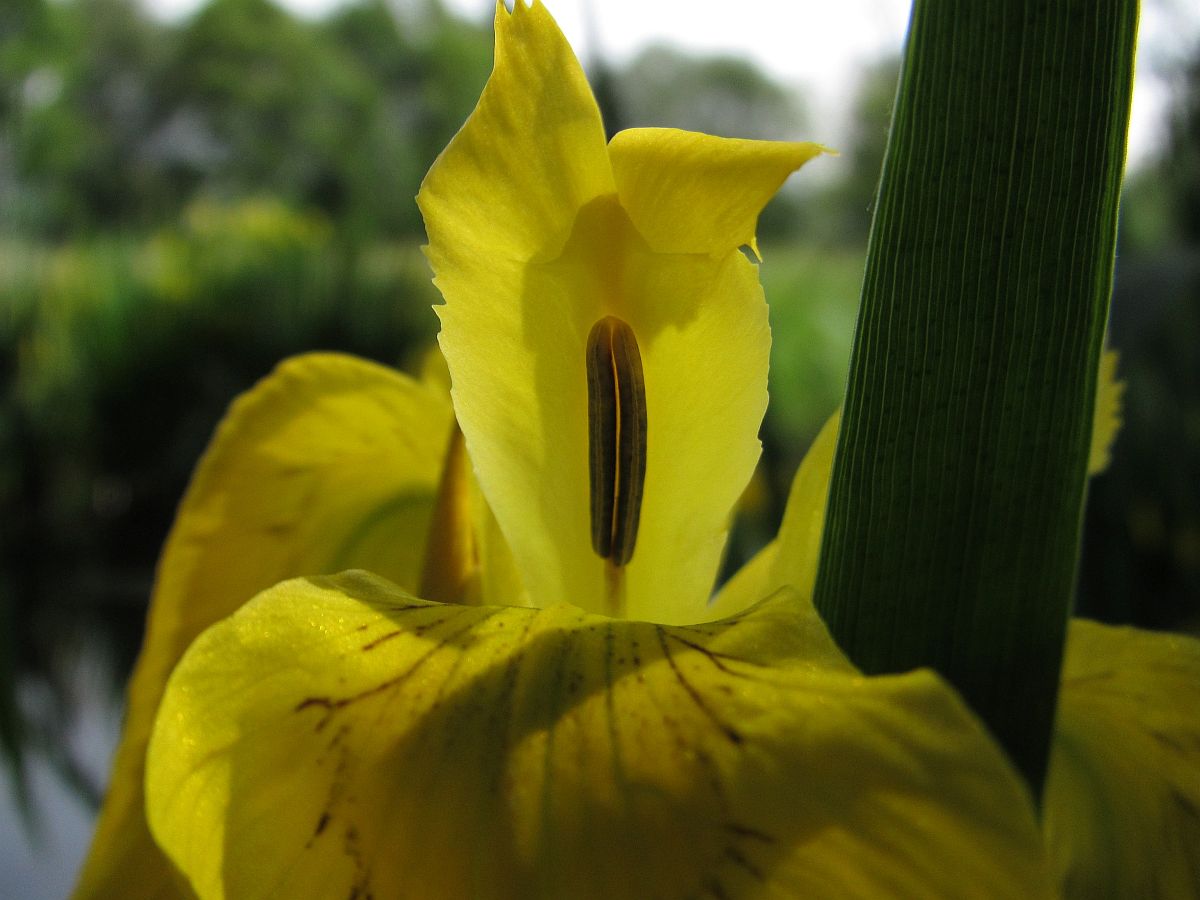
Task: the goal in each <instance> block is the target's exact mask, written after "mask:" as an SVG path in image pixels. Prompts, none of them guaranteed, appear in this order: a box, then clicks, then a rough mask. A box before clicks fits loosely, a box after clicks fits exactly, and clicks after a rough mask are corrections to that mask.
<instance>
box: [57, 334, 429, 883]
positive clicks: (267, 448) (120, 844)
mask: <svg viewBox="0 0 1200 900" xmlns="http://www.w3.org/2000/svg"><path fill="white" fill-rule="evenodd" d="M450 422H451V413H450V408H449V403H448V402H447V399H446V397H445V395H444V394H442V393H440V392H439V391H437V390H434V389H427V388H425V387H422V386H421V385H418V384H416V383H415V382H413V381H412V380H410V379H408V378H406V377H404V376H402V375H399V374H397V373H395V372H392V371H390V370H388V369H385V368H383V367H381V366H377V365H375V364H373V363H368V362H363V361H360V360H356V359H353V358H351V357H345V356H335V355H327V354H314V355H310V356H302V357H297V358H296V359H292V360H289V361H288V362H285V363H283V364H282V365H281V366H280V367H279V368H278V369H277V370H276V371H275V373H274V374H272V375H271V376H269V377H268V378H266V379H264V380H263V381H262V382H261V383H260V384H259V385H258V386H257V387H255V388H254V389H253V390H251V391H250V392H248V393H247V394H245V395H243V396H242V397H240V398H239V399H238V400H237V401H236V402H235V403H234V405H233V407H232V408H231V409H230V412H229V414H228V416H227V417H226V419H225V421H224V422H223V423H222V424H221V426H220V428H219V430H218V432H217V434H216V437H215V438H214V439H213V443H212V445H211V446H210V447H209V449H208V451H207V452H206V454H205V456H204V458H203V460H202V461H201V463H200V465H199V467H198V469H197V470H196V474H195V476H194V477H193V479H192V483H191V485H190V487H189V488H188V492H187V495H186V496H185V498H184V500H183V503H182V505H181V506H180V509H179V513H178V516H177V518H176V521H175V525H174V527H173V528H172V530H171V534H170V537H169V538H168V540H167V545H166V548H165V550H164V551H163V557H162V560H161V561H160V563H159V569H158V579H157V582H156V584H155V590H154V597H153V599H152V601H151V607H150V616H149V620H148V623H147V630H146V638H145V642H144V644H143V647H142V653H141V656H140V657H139V659H138V664H137V668H136V669H135V671H134V675H133V679H132V681H131V683H130V687H129V693H128V708H127V713H126V722H125V729H124V733H123V735H122V738H121V743H120V746H119V747H118V750H117V755H116V759H115V761H114V764H113V769H112V777H111V782H110V784H111V787H110V789H109V793H108V795H107V797H106V798H105V802H104V807H103V809H102V810H101V814H100V819H99V823H98V825H97V829H96V835H95V837H94V839H93V842H92V847H91V851H90V854H89V856H88V859H87V862H86V864H85V868H84V870H83V873H82V875H81V877H80V882H79V884H78V886H77V888H76V894H75V896H76V897H78V898H101V897H112V898H122V900H130V898H142V897H146V898H149V897H171V896H179V894H178V891H177V889H176V888H175V886H174V876H173V873H172V872H171V870H170V865H169V863H168V862H167V861H166V859H165V857H163V856H162V854H161V853H160V852H159V850H158V848H157V847H156V846H155V845H154V843H153V841H152V840H151V838H150V835H149V832H148V831H147V829H146V824H145V818H144V813H143V793H142V773H143V768H144V758H145V747H146V742H147V740H148V739H149V736H150V727H151V724H152V723H153V720H154V715H155V713H156V711H157V709H158V704H159V700H160V698H161V696H162V692H163V689H164V687H165V685H166V680H167V676H168V674H169V673H170V671H171V669H172V668H173V667H174V665H175V663H176V661H177V660H178V659H179V657H180V656H181V655H182V654H183V651H184V650H185V649H186V648H187V646H188V644H190V643H191V641H192V639H193V638H194V637H195V636H196V635H197V634H199V633H200V632H201V631H202V630H203V629H205V628H207V627H208V626H209V625H211V624H212V623H213V622H216V621H217V620H218V619H221V618H223V617H224V616H227V615H228V614H229V613H230V612H232V611H233V610H234V609H236V608H237V607H238V606H239V605H240V604H242V603H243V602H245V601H246V600H248V599H250V598H251V597H253V596H254V595H255V594H256V593H257V592H258V591H260V590H262V589H263V588H265V587H267V586H269V585H271V584H274V583H275V582H276V581H279V580H281V579H283V578H288V577H291V576H295V575H298V574H303V573H311V572H322V571H336V570H338V569H340V568H343V567H345V566H347V565H361V566H367V565H369V566H372V567H374V568H376V569H377V570H379V571H382V572H386V573H389V574H390V576H391V577H393V578H395V579H396V580H398V581H399V582H401V583H403V584H406V585H408V586H410V587H413V588H415V586H416V579H417V574H418V572H419V571H420V562H421V557H422V549H423V545H424V540H425V529H426V524H427V522H428V516H429V510H430V507H431V504H432V500H433V493H434V490H435V487H436V484H437V477H438V469H439V467H440V465H441V460H442V455H443V452H444V449H445V442H446V438H447V436H448V434H449V429H450Z"/></svg>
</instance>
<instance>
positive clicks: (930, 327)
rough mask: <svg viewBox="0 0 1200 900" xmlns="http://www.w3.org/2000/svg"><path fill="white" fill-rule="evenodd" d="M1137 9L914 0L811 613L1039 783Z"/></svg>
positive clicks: (1101, 320)
mask: <svg viewBox="0 0 1200 900" xmlns="http://www.w3.org/2000/svg"><path fill="white" fill-rule="evenodd" d="M1137 18H1138V6H1137V2H1136V0H1042V2H1032V0H1030V2H1000V0H988V2H980V0H916V2H915V4H914V7H913V13H912V20H911V23H910V29H909V36H908V46H907V50H906V55H905V60H904V66H903V69H902V73H901V80H900V88H899V93H898V96H897V100H896V108H895V115H894V121H893V123H892V130H891V134H890V137H889V141H888V150H887V156H886V159H885V162H884V168H883V177H882V181H881V184H880V189H879V200H878V205H877V210H876V214H875V219H874V222H873V224H872V230H871V241H870V249H869V252H868V258H867V268H866V275H865V280H864V284H863V292H862V307H861V311H860V314H859V322H858V327H857V331H856V335H855V344H854V352H853V356H852V361H851V371H850V380H849V386H848V389H847V395H846V405H845V413H844V418H843V424H842V430H841V435H840V438H839V445H838V450H837V456H836V460H835V463H834V471H833V481H832V486H831V490H830V499H829V507H828V517H827V521H826V530H825V536H824V544H823V547H822V552H821V562H820V569H819V573H818V577H817V583H816V592H815V600H816V604H817V607H818V609H820V611H821V613H822V614H823V615H824V616H825V618H826V620H827V622H828V623H829V626H830V628H831V629H832V631H833V633H834V636H835V637H836V638H837V640H838V642H839V643H840V644H841V645H842V647H843V648H844V649H845V650H846V652H847V653H848V654H849V655H850V657H851V658H852V659H853V660H854V662H855V663H856V664H857V665H859V666H860V667H861V668H863V669H864V670H865V671H867V672H870V673H881V672H898V671H905V670H908V669H912V668H914V667H918V666H931V667H933V668H935V669H936V670H937V671H939V672H940V673H941V674H942V675H943V676H945V677H946V678H947V679H948V680H949V681H950V682H951V683H952V684H953V685H954V686H955V687H956V688H957V689H958V690H959V692H960V693H961V694H962V695H963V697H964V698H965V699H966V701H967V702H968V703H969V704H970V705H971V706H972V707H973V708H974V709H975V711H976V712H977V713H978V714H979V715H980V717H981V718H982V719H983V720H984V722H985V723H987V725H988V726H989V727H990V729H991V730H992V732H993V734H994V735H995V736H996V737H997V739H998V740H999V741H1000V743H1001V744H1002V745H1003V746H1004V747H1005V748H1006V750H1007V751H1008V753H1009V755H1010V757H1011V758H1012V759H1013V761H1014V763H1015V764H1016V765H1017V767H1018V768H1019V769H1020V770H1021V771H1022V772H1023V773H1024V775H1025V777H1026V779H1027V780H1028V782H1029V783H1030V785H1031V787H1032V789H1033V791H1034V793H1035V794H1037V793H1038V792H1039V791H1040V787H1041V783H1042V780H1043V777H1044V774H1045V767H1046V760H1047V755H1048V749H1049V742H1050V736H1051V731H1052V728H1053V720H1054V708H1055V698H1056V694H1057V685H1058V677H1059V666H1060V663H1061V658H1062V645H1063V639H1064V634H1065V628H1066V621H1067V618H1068V615H1069V611H1070V607H1071V602H1072V596H1073V592H1074V583H1075V571H1076V564H1077V557H1078V546H1079V537H1080V522H1081V513H1082V507H1083V500H1084V486H1085V477H1086V466H1087V457H1088V447H1089V439H1090V435H1091V428H1092V410H1093V403H1094V396H1095V386H1096V370H1097V365H1098V361H1099V356H1100V351H1101V346H1102V343H1103V338H1104V329H1105V322H1106V319H1107V313H1108V302H1109V297H1110V293H1111V286H1112V267H1113V253H1114V248H1115V241H1116V222H1117V199H1118V194H1119V188H1120V179H1121V172H1122V168H1123V165H1124V159H1125V137H1126V131H1127V126H1128V120H1129V99H1130V92H1131V87H1132V80H1133V56H1134V44H1135V39H1136V31H1137Z"/></svg>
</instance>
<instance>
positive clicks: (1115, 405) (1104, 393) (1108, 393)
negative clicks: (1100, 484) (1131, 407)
mask: <svg viewBox="0 0 1200 900" xmlns="http://www.w3.org/2000/svg"><path fill="white" fill-rule="evenodd" d="M1118 359H1119V356H1118V354H1117V353H1116V352H1115V351H1113V350H1105V351H1104V354H1103V355H1102V356H1101V357H1100V373H1099V375H1098V376H1097V378H1096V414H1095V419H1094V421H1093V423H1092V450H1091V455H1090V456H1089V458H1088V474H1089V475H1098V474H1099V473H1101V472H1103V471H1104V470H1105V469H1107V468H1108V463H1109V459H1110V458H1111V456H1112V445H1113V442H1114V441H1115V440H1116V439H1117V432H1119V431H1120V430H1121V399H1122V397H1123V396H1124V394H1125V383H1124V382H1123V381H1118V380H1117V361H1118Z"/></svg>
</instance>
